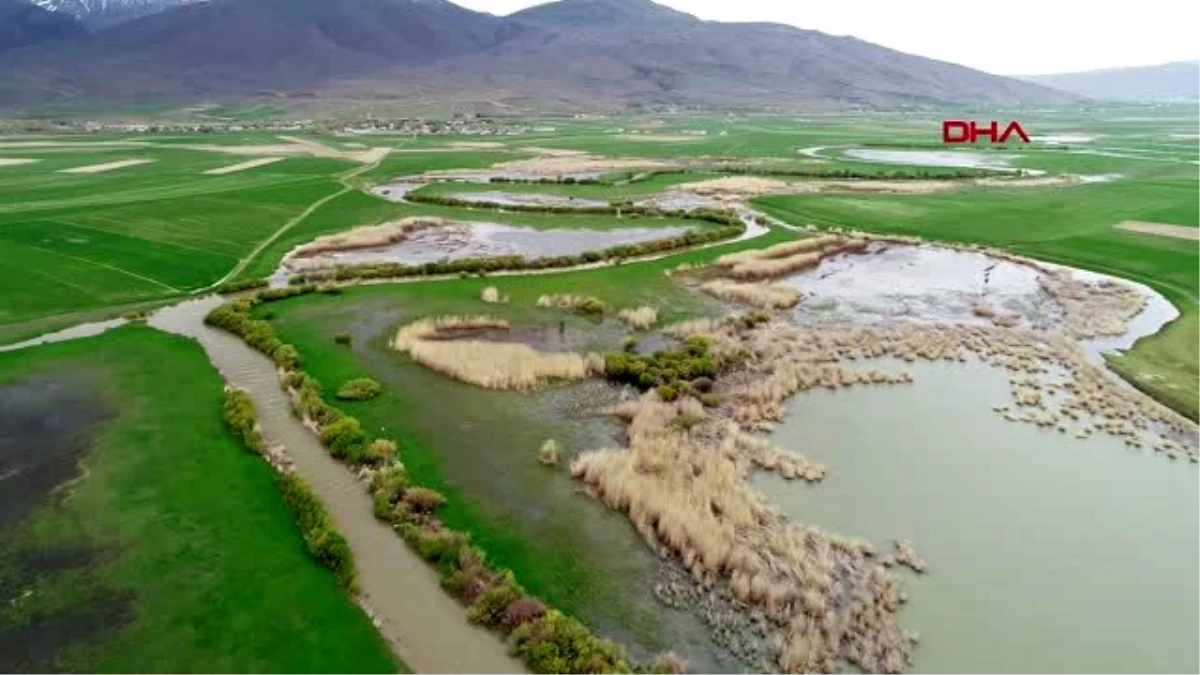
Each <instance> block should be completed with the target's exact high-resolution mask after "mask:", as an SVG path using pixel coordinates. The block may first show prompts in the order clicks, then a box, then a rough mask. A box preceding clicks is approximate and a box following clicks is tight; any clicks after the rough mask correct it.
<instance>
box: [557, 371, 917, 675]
mask: <svg viewBox="0 0 1200 675" xmlns="http://www.w3.org/2000/svg"><path fill="white" fill-rule="evenodd" d="M620 412H621V413H622V414H623V415H624V416H625V417H627V418H628V419H629V447H628V448H625V449H612V450H593V451H588V452H585V453H583V454H581V455H580V456H579V457H577V458H576V460H575V461H574V462H572V464H571V473H572V475H573V476H574V477H575V478H577V479H578V480H580V481H582V482H583V483H585V484H586V485H587V486H588V489H589V491H590V492H591V493H593V494H594V495H595V496H596V497H598V498H599V499H601V500H602V501H603V502H604V503H605V504H606V505H608V506H609V507H610V508H613V509H617V510H620V511H623V512H625V513H627V514H628V516H629V518H630V520H631V522H632V523H633V525H634V526H635V527H636V528H637V530H638V531H639V532H640V533H641V534H642V536H643V537H644V538H645V539H646V540H647V541H648V542H649V543H650V544H651V546H653V547H655V548H656V549H660V552H661V553H663V554H667V553H670V554H674V555H675V556H678V558H679V559H680V561H681V562H682V564H683V565H684V566H685V567H686V568H687V569H688V570H689V571H690V572H691V574H692V576H693V577H694V578H695V579H696V580H697V581H699V582H700V583H703V584H705V585H711V584H713V583H716V582H718V581H723V582H727V583H728V584H729V588H730V590H731V592H732V593H733V595H734V597H736V598H737V599H738V600H740V601H742V602H746V603H750V604H752V605H754V606H757V607H758V608H760V609H761V610H762V611H763V612H764V613H765V614H766V615H767V616H768V617H769V618H770V620H771V621H773V622H774V623H775V625H777V626H779V627H780V628H781V629H783V631H784V633H785V634H786V639H785V641H784V644H783V647H782V649H781V650H780V652H779V654H777V658H778V661H779V665H780V667H782V668H783V669H784V670H786V671H788V672H838V670H839V663H840V662H841V661H842V660H849V661H851V662H853V663H855V664H857V665H858V666H859V667H860V668H862V669H864V670H866V671H872V672H898V671H902V670H904V669H905V668H906V667H907V665H908V663H909V659H910V656H911V652H912V648H913V645H914V640H913V639H912V636H910V635H908V634H906V633H904V632H903V631H901V630H900V628H899V626H898V625H897V623H896V621H895V615H896V612H897V610H898V609H899V607H900V604H901V602H902V598H903V594H902V591H901V590H900V588H899V586H898V585H897V584H896V582H895V580H894V579H893V577H892V576H891V575H890V574H889V573H888V572H887V571H886V570H884V569H883V568H882V567H881V566H879V565H878V564H875V563H874V562H873V561H872V560H871V555H872V553H873V552H872V551H871V549H870V546H869V545H866V544H865V543H862V542H857V541H851V540H845V539H841V538H838V537H835V536H832V535H829V534H826V533H824V532H822V531H820V530H817V529H814V528H804V527H799V526H796V525H793V524H790V523H788V522H786V521H785V520H784V519H783V518H782V516H780V515H779V513H778V512H777V511H775V510H774V509H772V508H770V507H769V506H767V505H766V504H765V503H764V502H763V501H762V500H761V498H760V497H759V496H758V495H757V494H756V493H755V492H754V491H753V490H752V489H751V488H750V486H749V483H748V480H747V476H748V473H749V469H750V467H751V465H752V464H753V465H768V466H770V465H772V464H774V465H776V466H777V467H778V466H780V465H781V463H782V462H784V461H786V462H788V463H787V464H786V466H788V467H789V468H788V469H784V470H785V471H791V472H794V473H796V474H803V476H804V477H805V478H808V479H809V480H819V478H820V476H821V475H823V473H824V470H823V468H821V467H818V466H816V465H812V464H809V463H808V462H806V461H804V460H803V459H802V458H798V457H795V456H794V455H788V454H787V453H783V452H782V451H780V450H778V449H775V448H773V447H772V446H770V444H769V443H767V442H765V441H761V440H759V439H756V438H754V437H752V436H749V435H747V434H746V433H744V432H742V431H741V430H740V429H739V428H738V425H736V424H734V423H732V422H730V421H729V420H728V419H719V418H716V417H709V416H708V413H706V411H705V409H704V407H703V406H702V405H701V404H700V403H699V402H697V401H696V400H695V399H691V398H683V399H680V400H678V401H675V402H672V403H666V402H663V401H662V400H661V399H659V398H658V395H657V394H656V393H654V392H650V393H647V394H645V395H644V396H643V397H642V398H641V399H640V400H638V401H636V402H633V403H632V404H629V405H625V406H623V407H622V409H621V411H620ZM714 414H718V415H719V414H721V411H717V412H716V413H714ZM684 417H686V418H688V419H690V420H693V422H692V423H691V424H688V425H686V426H683V425H680V424H678V423H677V420H678V419H680V418H684ZM697 419H699V420H701V421H700V422H699V423H696V422H695V420H697ZM785 458H791V459H787V460H785Z"/></svg>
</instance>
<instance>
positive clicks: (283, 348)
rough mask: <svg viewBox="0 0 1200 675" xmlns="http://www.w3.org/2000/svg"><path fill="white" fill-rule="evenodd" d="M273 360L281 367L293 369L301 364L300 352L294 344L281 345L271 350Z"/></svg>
mask: <svg viewBox="0 0 1200 675" xmlns="http://www.w3.org/2000/svg"><path fill="white" fill-rule="evenodd" d="M271 360H273V361H275V365H277V366H279V367H280V368H284V369H286V370H291V369H293V368H295V367H297V366H299V365H300V352H298V351H296V348H295V347H293V346H292V345H279V346H278V347H276V348H275V351H274V352H271Z"/></svg>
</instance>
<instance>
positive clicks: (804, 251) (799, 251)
mask: <svg viewBox="0 0 1200 675" xmlns="http://www.w3.org/2000/svg"><path fill="white" fill-rule="evenodd" d="M867 245H868V241H867V240H866V239H844V238H843V237H840V236H838V235H822V236H818V237H809V238H807V239H800V240H797V241H789V242H784V243H782V244H776V245H774V246H769V247H767V248H764V249H749V250H746V251H738V252H736V253H730V254H727V255H723V256H721V257H720V258H717V265H718V267H721V268H723V269H724V270H725V273H726V274H727V275H729V276H731V277H733V278H734V279H739V280H759V279H774V278H778V277H782V276H787V275H789V274H794V273H796V272H802V271H804V270H807V269H811V268H813V267H816V266H817V265H819V264H820V263H821V260H822V259H823V258H826V257H829V256H833V255H837V254H838V253H844V252H849V251H853V252H861V251H863V250H865V249H866V247H867Z"/></svg>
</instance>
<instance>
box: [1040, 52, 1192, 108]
mask: <svg viewBox="0 0 1200 675" xmlns="http://www.w3.org/2000/svg"><path fill="white" fill-rule="evenodd" d="M1018 77H1020V78H1021V79H1024V80H1028V81H1030V82H1035V83H1038V84H1043V85H1046V86H1048V87H1054V88H1055V89H1061V90H1063V91H1069V92H1073V93H1076V94H1079V95H1080V96H1086V97H1088V98H1094V99H1098V100H1106V101H1195V100H1197V99H1200V61H1173V62H1171V63H1164V64H1161V65H1156V66H1138V67H1134V68H1107V69H1104V70H1088V71H1083V72H1078V73H1061V74H1057V75H1022V76H1018Z"/></svg>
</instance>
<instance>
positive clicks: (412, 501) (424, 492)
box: [404, 487, 446, 515]
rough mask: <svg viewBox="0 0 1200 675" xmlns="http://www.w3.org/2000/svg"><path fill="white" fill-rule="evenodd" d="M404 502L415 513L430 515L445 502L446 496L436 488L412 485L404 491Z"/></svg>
mask: <svg viewBox="0 0 1200 675" xmlns="http://www.w3.org/2000/svg"><path fill="white" fill-rule="evenodd" d="M404 503H405V504H408V506H409V508H411V509H412V510H413V512H415V513H420V514H425V515H430V514H433V513H434V512H435V511H437V510H438V509H439V508H441V507H442V505H443V504H445V503H446V498H445V497H443V496H442V493H440V492H438V491H437V490H430V489H429V488H424V487H414V488H410V489H408V490H407V491H405V493H404Z"/></svg>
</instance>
